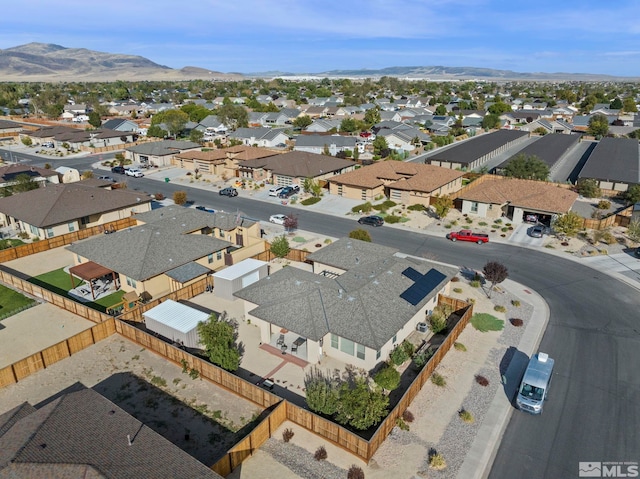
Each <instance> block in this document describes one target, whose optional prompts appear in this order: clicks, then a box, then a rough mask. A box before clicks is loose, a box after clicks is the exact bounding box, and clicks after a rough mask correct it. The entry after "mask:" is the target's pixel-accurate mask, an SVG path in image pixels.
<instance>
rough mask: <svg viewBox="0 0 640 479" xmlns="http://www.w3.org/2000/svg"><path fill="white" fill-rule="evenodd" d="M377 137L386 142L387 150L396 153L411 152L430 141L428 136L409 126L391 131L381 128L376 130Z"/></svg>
mask: <svg viewBox="0 0 640 479" xmlns="http://www.w3.org/2000/svg"><path fill="white" fill-rule="evenodd" d="M378 136H381V137H383V138H384V139H385V140H387V145H389V148H391V149H392V150H396V151H400V150H402V151H412V150H414V149H415V148H416V147H418V146H420V145H424V144H426V143H428V142H429V141H430V140H431V137H430V136H429V135H427V134H426V133H423V132H422V131H421V130H418V129H417V128H414V127H411V126H409V125H404V127H397V128H395V129H393V130H390V129H388V128H382V129H380V130H378Z"/></svg>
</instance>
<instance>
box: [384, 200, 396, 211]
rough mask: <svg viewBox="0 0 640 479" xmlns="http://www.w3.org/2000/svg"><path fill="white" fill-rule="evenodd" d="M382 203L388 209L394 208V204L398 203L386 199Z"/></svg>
mask: <svg viewBox="0 0 640 479" xmlns="http://www.w3.org/2000/svg"><path fill="white" fill-rule="evenodd" d="M382 205H383V206H384V207H385V208H387V209H388V208H393V207H394V206H396V205H397V203H396V202H395V201H391V200H385V201H383V202H382Z"/></svg>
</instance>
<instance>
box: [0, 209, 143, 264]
mask: <svg viewBox="0 0 640 479" xmlns="http://www.w3.org/2000/svg"><path fill="white" fill-rule="evenodd" d="M136 224H137V222H136V220H135V218H134V217H132V216H129V217H127V218H122V219H119V220H116V221H111V222H109V223H105V224H103V225H99V226H92V227H91V228H85V229H81V230H78V231H74V232H72V233H66V234H64V235H60V236H54V237H53V238H47V239H43V240H39V241H35V242H33V243H28V244H23V245H20V246H15V247H13V248H7V249H3V250H0V263H4V262H6V261H11V260H13V259H18V258H22V257H24V256H29V255H32V254H36V253H42V252H43V251H48V250H50V249H55V248H59V247H61V246H66V245H68V244H71V243H73V242H75V241H80V240H83V239H86V238H89V237H91V236H95V235H97V234H100V233H104V231H105V230H112V229H115V230H121V229H124V228H128V227H129V226H135V225H136Z"/></svg>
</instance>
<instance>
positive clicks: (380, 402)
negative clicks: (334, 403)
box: [336, 377, 389, 430]
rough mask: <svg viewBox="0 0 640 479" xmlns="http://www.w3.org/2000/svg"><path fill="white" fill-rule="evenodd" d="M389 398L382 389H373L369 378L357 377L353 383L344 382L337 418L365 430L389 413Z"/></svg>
mask: <svg viewBox="0 0 640 479" xmlns="http://www.w3.org/2000/svg"><path fill="white" fill-rule="evenodd" d="M388 405H389V398H388V397H387V396H385V395H384V394H383V393H382V391H372V390H371V388H369V384H368V383H367V380H366V379H365V378H363V377H359V378H356V379H355V381H354V382H353V385H351V384H349V383H342V385H341V386H340V400H339V402H338V409H337V411H336V420H337V421H338V422H339V423H341V424H347V425H349V426H351V427H353V428H355V429H360V430H365V429H369V428H370V427H371V426H374V425H375V424H378V423H379V422H380V421H381V420H382V419H383V418H384V417H385V416H386V415H387V406H388Z"/></svg>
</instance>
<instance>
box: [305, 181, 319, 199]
mask: <svg viewBox="0 0 640 479" xmlns="http://www.w3.org/2000/svg"><path fill="white" fill-rule="evenodd" d="M302 189H303V190H304V191H305V192H307V193H310V194H311V195H313V196H320V193H321V192H322V186H320V183H318V181H317V180H314V179H313V178H305V179H304V181H303V182H302Z"/></svg>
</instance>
